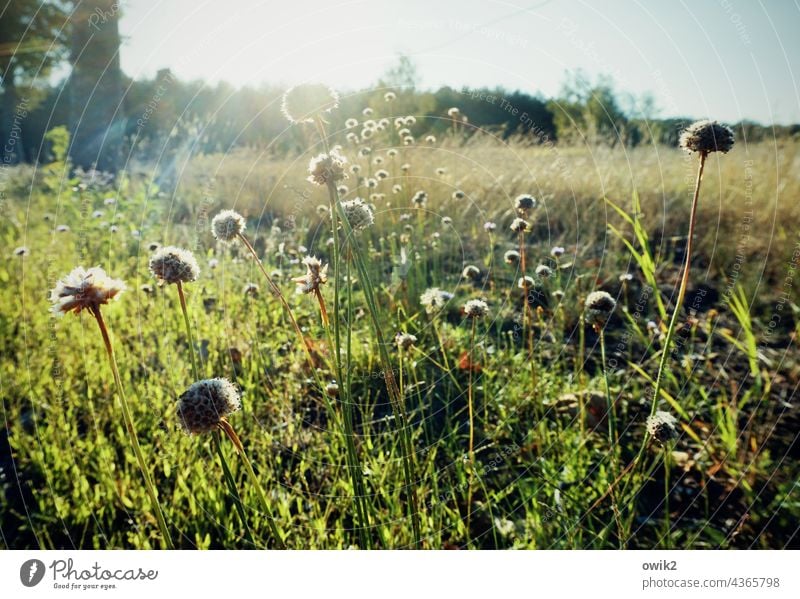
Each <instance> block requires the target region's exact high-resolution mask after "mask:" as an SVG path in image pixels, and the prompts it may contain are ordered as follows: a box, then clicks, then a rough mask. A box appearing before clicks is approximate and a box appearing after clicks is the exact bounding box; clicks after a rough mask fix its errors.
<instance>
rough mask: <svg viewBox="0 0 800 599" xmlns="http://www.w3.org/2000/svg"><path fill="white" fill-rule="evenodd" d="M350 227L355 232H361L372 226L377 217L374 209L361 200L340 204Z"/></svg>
mask: <svg viewBox="0 0 800 599" xmlns="http://www.w3.org/2000/svg"><path fill="white" fill-rule="evenodd" d="M339 204H340V205H341V207H342V210H343V211H344V215H345V217H346V218H347V221H348V222H349V223H350V226H351V227H352V228H353V230H355V231H360V230H362V229H366V228H367V227H370V226H372V224H373V223H374V222H375V216H374V215H373V213H372V209H371V208H370V207H369V206H367V204H366V203H365V202H364V200H362V199H361V198H355V199H352V200H347V201H345V202H340V203H339Z"/></svg>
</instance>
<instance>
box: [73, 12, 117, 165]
mask: <svg viewBox="0 0 800 599" xmlns="http://www.w3.org/2000/svg"><path fill="white" fill-rule="evenodd" d="M119 13H120V2H119V0H77V4H76V7H75V9H74V11H73V12H72V15H71V19H70V21H71V27H72V40H71V55H70V61H71V63H72V74H71V75H70V79H69V82H68V86H69V95H70V134H71V140H72V141H71V144H70V152H69V154H70V158H71V159H72V162H73V164H75V165H76V166H81V167H83V168H89V167H91V166H92V165H94V164H96V165H97V168H99V169H100V170H106V171H112V172H114V171H116V170H117V168H118V167H119V160H120V157H121V149H122V140H123V134H124V129H125V118H124V114H123V103H122V72H121V70H120V66H119V45H120V37H119V25H118V21H119V16H120V14H119Z"/></svg>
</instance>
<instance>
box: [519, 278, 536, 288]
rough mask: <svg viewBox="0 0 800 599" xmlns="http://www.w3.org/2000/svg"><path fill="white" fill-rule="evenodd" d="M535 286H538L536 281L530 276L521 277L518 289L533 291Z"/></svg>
mask: <svg viewBox="0 0 800 599" xmlns="http://www.w3.org/2000/svg"><path fill="white" fill-rule="evenodd" d="M534 285H536V281H534V280H533V277H532V276H530V275H525V276H524V277H520V279H519V281H517V287H519V288H520V289H531V288H532V287H533V286H534Z"/></svg>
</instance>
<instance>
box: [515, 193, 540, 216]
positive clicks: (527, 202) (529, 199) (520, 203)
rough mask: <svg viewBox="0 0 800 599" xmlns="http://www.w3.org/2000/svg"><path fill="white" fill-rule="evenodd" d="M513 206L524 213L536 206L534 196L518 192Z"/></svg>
mask: <svg viewBox="0 0 800 599" xmlns="http://www.w3.org/2000/svg"><path fill="white" fill-rule="evenodd" d="M514 208H516V209H517V211H518V212H521V213H523V214H525V213H527V212H528V211H530V210H533V209H534V208H536V198H534V197H533V196H532V195H528V194H527V193H523V194H520V195H518V196H517V198H516V199H515V200H514Z"/></svg>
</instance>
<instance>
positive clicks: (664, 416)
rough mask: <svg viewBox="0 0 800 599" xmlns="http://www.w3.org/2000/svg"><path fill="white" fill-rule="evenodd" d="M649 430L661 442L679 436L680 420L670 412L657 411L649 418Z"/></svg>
mask: <svg viewBox="0 0 800 599" xmlns="http://www.w3.org/2000/svg"><path fill="white" fill-rule="evenodd" d="M647 432H648V433H649V434H650V436H651V437H653V438H654V439H655V440H656V441H658V442H659V443H666V442H668V441H672V440H673V439H677V438H678V421H677V420H676V419H675V416H673V415H672V414H670V413H669V412H661V411H659V412H656V413H655V414H653V415H652V416H650V417H649V418H648V419H647Z"/></svg>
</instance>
